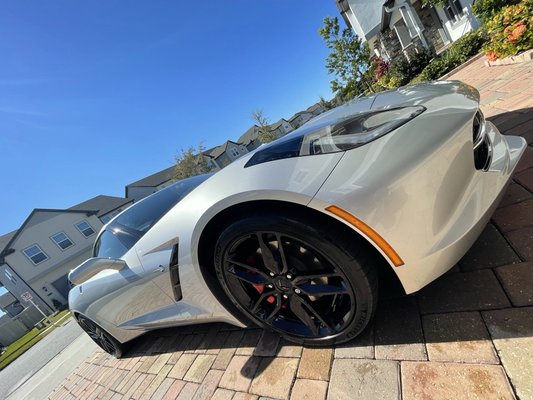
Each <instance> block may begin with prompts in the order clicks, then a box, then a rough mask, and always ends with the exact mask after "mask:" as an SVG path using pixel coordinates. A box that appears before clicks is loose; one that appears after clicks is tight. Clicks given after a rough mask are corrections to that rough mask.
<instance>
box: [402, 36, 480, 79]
mask: <svg viewBox="0 0 533 400" xmlns="http://www.w3.org/2000/svg"><path fill="white" fill-rule="evenodd" d="M485 42H486V37H485V34H484V32H483V31H482V30H481V29H478V30H476V31H473V32H469V33H467V34H466V35H464V36H463V37H462V38H460V39H458V40H457V41H455V42H454V43H453V44H452V45H451V46H450V47H449V48H448V50H446V51H445V52H444V53H442V54H441V55H440V56H439V57H438V58H436V59H435V60H433V62H432V63H430V64H428V65H427V66H426V67H425V68H424V69H423V70H422V72H421V73H420V75H419V76H418V77H417V80H416V82H421V81H431V80H435V79H439V78H440V77H441V76H443V75H445V74H447V73H448V72H450V71H451V70H453V69H454V68H456V67H458V66H459V65H461V64H462V63H464V62H465V61H467V60H468V59H469V58H471V57H472V56H474V55H476V54H478V53H479V51H480V50H481V47H482V46H483V44H484V43H485ZM411 82H413V81H411Z"/></svg>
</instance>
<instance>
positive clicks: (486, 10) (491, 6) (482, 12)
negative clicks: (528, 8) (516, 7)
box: [472, 0, 517, 22]
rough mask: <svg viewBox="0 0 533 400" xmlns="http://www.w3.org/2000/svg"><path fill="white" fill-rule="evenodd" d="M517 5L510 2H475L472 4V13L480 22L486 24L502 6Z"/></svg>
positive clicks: (494, 0) (507, 0)
mask: <svg viewBox="0 0 533 400" xmlns="http://www.w3.org/2000/svg"><path fill="white" fill-rule="evenodd" d="M514 3H517V1H510V0H476V1H474V4H472V12H473V13H474V15H475V16H476V17H478V18H479V19H481V21H483V22H486V21H488V20H489V19H490V18H492V16H493V15H494V14H495V13H496V12H498V11H499V10H500V9H501V8H503V7H504V6H507V5H510V4H514Z"/></svg>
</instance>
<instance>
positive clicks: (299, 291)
mask: <svg viewBox="0 0 533 400" xmlns="http://www.w3.org/2000/svg"><path fill="white" fill-rule="evenodd" d="M294 293H296V294H300V293H302V291H301V290H300V289H298V288H296V289H294Z"/></svg>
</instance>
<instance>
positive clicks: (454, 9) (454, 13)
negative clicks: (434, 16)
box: [443, 0, 464, 22]
mask: <svg viewBox="0 0 533 400" xmlns="http://www.w3.org/2000/svg"><path fill="white" fill-rule="evenodd" d="M443 8H444V12H445V13H446V18H448V20H450V21H452V22H458V21H459V20H460V19H461V18H463V16H464V11H463V6H462V5H461V2H460V1H459V0H449V1H448V2H447V3H446V4H445V5H444V7H443Z"/></svg>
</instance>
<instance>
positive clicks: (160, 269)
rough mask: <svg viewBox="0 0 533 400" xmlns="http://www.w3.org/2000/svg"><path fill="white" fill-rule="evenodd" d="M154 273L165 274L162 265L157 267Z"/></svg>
mask: <svg viewBox="0 0 533 400" xmlns="http://www.w3.org/2000/svg"><path fill="white" fill-rule="evenodd" d="M155 272H165V267H163V266H162V265H159V266H158V267H157V268H156V269H155Z"/></svg>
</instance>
